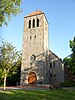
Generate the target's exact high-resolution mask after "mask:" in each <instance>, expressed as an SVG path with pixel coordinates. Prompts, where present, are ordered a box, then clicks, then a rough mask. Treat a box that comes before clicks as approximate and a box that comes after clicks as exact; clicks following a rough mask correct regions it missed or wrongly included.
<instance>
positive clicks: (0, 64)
mask: <svg viewBox="0 0 75 100" xmlns="http://www.w3.org/2000/svg"><path fill="white" fill-rule="evenodd" d="M0 55H1V56H0V72H1V73H0V74H1V76H2V78H4V90H5V89H6V79H7V77H8V76H9V75H11V74H14V73H16V70H17V67H18V66H17V65H18V64H19V63H20V62H21V53H20V52H19V51H17V50H16V49H15V47H13V45H12V44H10V43H8V42H2V45H1V46H0Z"/></svg>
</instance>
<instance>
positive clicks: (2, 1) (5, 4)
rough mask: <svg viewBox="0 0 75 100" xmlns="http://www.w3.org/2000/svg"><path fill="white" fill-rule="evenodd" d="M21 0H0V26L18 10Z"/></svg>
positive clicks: (19, 9)
mask: <svg viewBox="0 0 75 100" xmlns="http://www.w3.org/2000/svg"><path fill="white" fill-rule="evenodd" d="M21 1H22V0H0V26H2V24H5V25H7V22H8V20H9V19H10V18H11V16H13V15H17V14H18V13H19V12H20V11H21V8H20V5H21Z"/></svg>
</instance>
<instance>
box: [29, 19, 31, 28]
mask: <svg viewBox="0 0 75 100" xmlns="http://www.w3.org/2000/svg"><path fill="white" fill-rule="evenodd" d="M29 28H31V20H29Z"/></svg>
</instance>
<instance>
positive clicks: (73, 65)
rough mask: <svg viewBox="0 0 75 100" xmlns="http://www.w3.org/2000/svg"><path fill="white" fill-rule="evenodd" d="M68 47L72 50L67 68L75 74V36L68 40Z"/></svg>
mask: <svg viewBox="0 0 75 100" xmlns="http://www.w3.org/2000/svg"><path fill="white" fill-rule="evenodd" d="M70 48H71V51H72V55H71V61H70V66H69V69H70V70H71V73H72V74H73V75H75V37H74V39H73V40H72V41H71V40H70Z"/></svg>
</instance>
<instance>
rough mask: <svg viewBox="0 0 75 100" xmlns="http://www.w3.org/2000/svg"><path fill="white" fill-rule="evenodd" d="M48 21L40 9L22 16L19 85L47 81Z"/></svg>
mask: <svg viewBox="0 0 75 100" xmlns="http://www.w3.org/2000/svg"><path fill="white" fill-rule="evenodd" d="M48 70H49V69H48V21H47V19H46V16H45V14H44V13H43V12H42V11H39V10H37V11H35V12H32V13H31V14H29V15H28V16H25V17H24V32H23V48H22V66H21V85H24V84H35V83H41V84H45V83H49V73H48Z"/></svg>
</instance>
